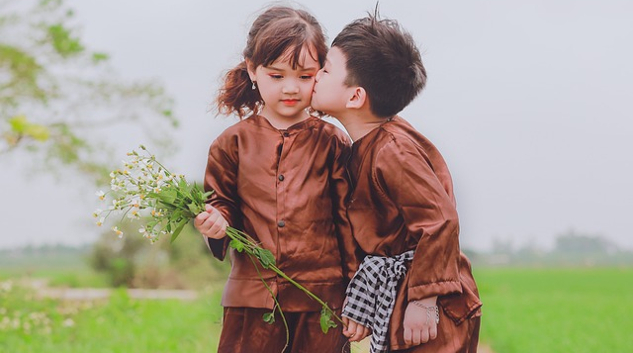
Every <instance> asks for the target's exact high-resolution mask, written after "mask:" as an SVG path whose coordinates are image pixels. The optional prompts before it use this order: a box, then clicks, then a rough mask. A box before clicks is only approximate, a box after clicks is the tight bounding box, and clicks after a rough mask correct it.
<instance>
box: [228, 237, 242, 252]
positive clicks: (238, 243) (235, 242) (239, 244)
mask: <svg viewBox="0 0 633 353" xmlns="http://www.w3.org/2000/svg"><path fill="white" fill-rule="evenodd" d="M229 246H230V247H232V248H233V249H235V250H237V252H242V251H244V244H243V243H242V242H241V241H239V240H237V239H232V240H231V242H229Z"/></svg>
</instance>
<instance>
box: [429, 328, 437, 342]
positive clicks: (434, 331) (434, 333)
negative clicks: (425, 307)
mask: <svg viewBox="0 0 633 353" xmlns="http://www.w3.org/2000/svg"><path fill="white" fill-rule="evenodd" d="M435 338H437V325H434V326H431V329H430V330H429V339H431V340H434V339H435Z"/></svg>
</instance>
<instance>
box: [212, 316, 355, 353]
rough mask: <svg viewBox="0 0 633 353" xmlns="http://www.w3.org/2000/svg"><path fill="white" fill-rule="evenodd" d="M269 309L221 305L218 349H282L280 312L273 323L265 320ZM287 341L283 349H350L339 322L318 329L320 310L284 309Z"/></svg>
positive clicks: (235, 352)
mask: <svg viewBox="0 0 633 353" xmlns="http://www.w3.org/2000/svg"><path fill="white" fill-rule="evenodd" d="M267 312H270V310H269V309H254V308H224V321H223V324H222V333H221V334H220V346H219V347H218V353H281V352H282V349H283V348H284V345H285V344H286V328H285V326H284V324H283V321H282V320H281V316H280V315H279V314H278V313H277V314H276V315H275V323H273V324H268V323H266V322H264V320H263V319H262V316H263V315H264V314H265V313H267ZM284 315H285V316H286V320H287V321H288V329H289V330H290V342H289V343H288V347H287V348H286V349H285V350H284V353H349V344H348V343H347V338H346V337H345V336H343V334H342V325H341V324H340V323H338V325H337V327H336V328H331V329H330V330H329V331H328V333H327V334H324V333H323V332H322V331H321V326H320V324H319V318H320V313H319V312H300V313H287V312H285V313H284Z"/></svg>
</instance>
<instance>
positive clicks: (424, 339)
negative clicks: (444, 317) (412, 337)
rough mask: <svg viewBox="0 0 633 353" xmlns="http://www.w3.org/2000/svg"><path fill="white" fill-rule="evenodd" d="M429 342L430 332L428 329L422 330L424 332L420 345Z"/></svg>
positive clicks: (421, 334)
mask: <svg viewBox="0 0 633 353" xmlns="http://www.w3.org/2000/svg"><path fill="white" fill-rule="evenodd" d="M428 341H429V330H428V329H426V328H425V329H422V331H420V343H426V342H428Z"/></svg>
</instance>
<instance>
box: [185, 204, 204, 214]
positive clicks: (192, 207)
mask: <svg viewBox="0 0 633 353" xmlns="http://www.w3.org/2000/svg"><path fill="white" fill-rule="evenodd" d="M187 208H189V211H191V213H193V214H194V215H197V214H198V213H201V212H202V211H200V208H199V206H198V205H196V203H195V202H191V203H189V204H187Z"/></svg>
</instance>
